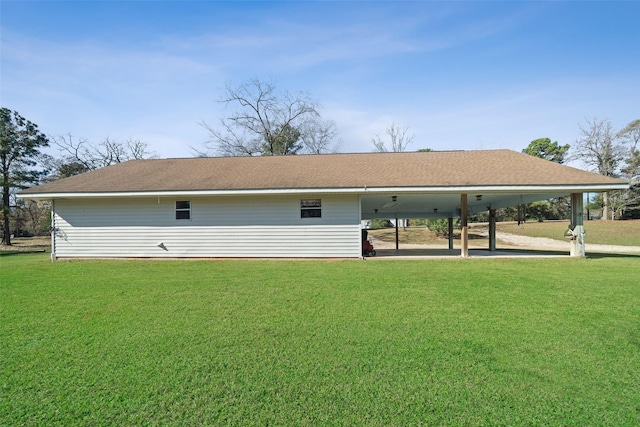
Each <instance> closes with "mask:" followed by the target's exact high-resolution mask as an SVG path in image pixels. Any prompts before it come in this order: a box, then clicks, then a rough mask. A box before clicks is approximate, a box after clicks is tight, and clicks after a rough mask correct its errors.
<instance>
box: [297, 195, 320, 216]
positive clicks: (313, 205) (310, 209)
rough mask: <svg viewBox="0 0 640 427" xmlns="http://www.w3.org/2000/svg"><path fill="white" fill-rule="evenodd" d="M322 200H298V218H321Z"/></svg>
mask: <svg viewBox="0 0 640 427" xmlns="http://www.w3.org/2000/svg"><path fill="white" fill-rule="evenodd" d="M321 217H322V200H320V199H302V200H300V218H321Z"/></svg>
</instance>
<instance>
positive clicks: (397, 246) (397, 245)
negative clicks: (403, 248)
mask: <svg viewBox="0 0 640 427" xmlns="http://www.w3.org/2000/svg"><path fill="white" fill-rule="evenodd" d="M398 242H399V239H398V217H397V216H396V251H397V250H398V249H399V248H400V245H399V244H398Z"/></svg>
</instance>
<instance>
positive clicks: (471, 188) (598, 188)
mask: <svg viewBox="0 0 640 427" xmlns="http://www.w3.org/2000/svg"><path fill="white" fill-rule="evenodd" d="M627 188H629V185H628V184H578V185H468V186H440V187H366V186H365V187H351V188H281V189H246V190H187V191H133V192H126V191H125V192H82V193H80V192H79V193H73V192H68V193H34V194H29V193H27V194H24V193H19V194H18V195H17V196H18V197H20V198H23V199H32V200H54V199H82V198H112V197H124V198H130V197H187V196H189V197H197V196H240V195H244V196H247V195H256V196H257V195H272V194H278V195H280V194H362V195H366V194H386V193H405V194H406V193H418V194H451V193H458V194H465V193H486V194H491V193H549V192H553V193H586V192H603V191H611V190H625V189H627Z"/></svg>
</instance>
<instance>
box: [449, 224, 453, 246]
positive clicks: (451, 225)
mask: <svg viewBox="0 0 640 427" xmlns="http://www.w3.org/2000/svg"><path fill="white" fill-rule="evenodd" d="M449 249H453V218H452V217H449Z"/></svg>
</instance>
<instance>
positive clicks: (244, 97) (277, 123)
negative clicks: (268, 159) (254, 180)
mask: <svg viewBox="0 0 640 427" xmlns="http://www.w3.org/2000/svg"><path fill="white" fill-rule="evenodd" d="M220 102H221V103H223V104H224V105H225V107H226V108H233V109H232V110H231V112H230V113H229V115H228V116H227V117H225V118H222V119H220V122H219V123H218V125H217V126H212V125H210V124H208V123H206V122H202V123H201V125H202V126H203V127H204V128H205V129H206V130H207V131H208V132H209V135H210V138H209V141H207V142H206V143H205V150H202V151H201V150H197V149H196V150H194V151H195V152H196V154H197V155H200V156H203V155H211V154H219V155H223V156H254V155H289V154H296V153H298V152H309V153H317V152H322V151H323V150H325V149H328V147H330V142H331V140H332V139H333V137H334V136H335V126H334V125H332V124H331V122H322V121H321V120H320V114H319V113H318V108H319V107H318V103H317V102H316V101H314V100H312V99H310V97H309V95H307V94H304V93H299V94H295V95H294V94H291V93H289V92H286V91H285V92H280V91H278V90H277V89H276V87H275V85H274V84H273V83H265V82H262V81H260V80H258V79H252V80H249V81H248V82H247V83H244V84H242V85H240V86H238V87H232V86H227V89H226V96H225V97H224V98H223V99H221V100H220Z"/></svg>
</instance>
